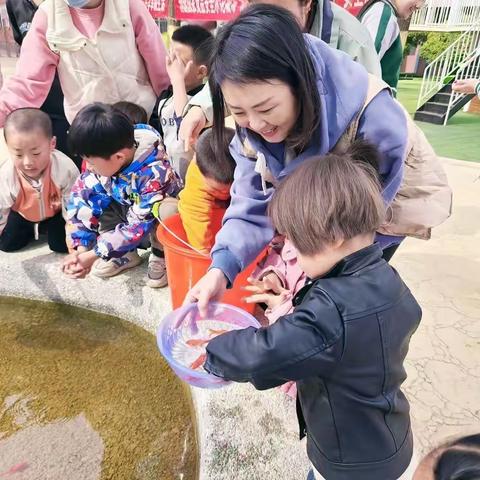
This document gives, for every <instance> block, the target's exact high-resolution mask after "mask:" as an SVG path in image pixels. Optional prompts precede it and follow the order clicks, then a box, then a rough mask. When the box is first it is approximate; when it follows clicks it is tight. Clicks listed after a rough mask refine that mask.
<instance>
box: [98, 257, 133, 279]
mask: <svg viewBox="0 0 480 480" xmlns="http://www.w3.org/2000/svg"><path fill="white" fill-rule="evenodd" d="M141 263H142V258H141V257H140V256H139V255H138V253H137V251H136V250H133V251H131V252H128V253H126V254H125V255H124V256H123V257H120V258H111V259H110V260H102V259H101V258H100V259H98V260H97V261H96V262H95V263H94V264H93V267H92V274H93V275H95V276H96V277H99V278H109V277H114V276H115V275H118V274H119V273H121V272H123V271H124V270H128V269H129V268H133V267H137V266H138V265H140V264H141Z"/></svg>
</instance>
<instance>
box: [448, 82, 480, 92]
mask: <svg viewBox="0 0 480 480" xmlns="http://www.w3.org/2000/svg"><path fill="white" fill-rule="evenodd" d="M479 83H480V80H477V79H474V78H470V79H468V80H455V82H453V86H452V89H453V90H454V91H455V92H458V93H466V94H469V93H476V88H477V86H478V84H479Z"/></svg>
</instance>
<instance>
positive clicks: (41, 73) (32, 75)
mask: <svg viewBox="0 0 480 480" xmlns="http://www.w3.org/2000/svg"><path fill="white" fill-rule="evenodd" d="M46 31H47V17H46V15H45V13H44V12H43V11H41V10H38V11H37V13H36V14H35V16H34V17H33V21H32V26H31V28H30V30H29V32H28V33H27V35H26V37H25V39H24V40H23V44H22V49H21V50H20V57H19V59H18V62H17V68H16V71H15V74H14V75H13V76H12V77H11V78H10V79H9V80H8V81H7V82H5V85H4V86H3V88H2V90H0V128H1V127H3V125H4V123H5V118H6V116H7V115H8V114H9V113H10V112H13V111H14V110H17V109H18V108H22V107H35V108H38V107H40V106H41V105H42V104H43V102H44V101H45V99H46V98H47V95H48V92H49V91H50V87H51V86H52V82H53V79H54V77H55V72H56V70H57V65H58V55H56V54H55V53H53V52H52V51H51V50H50V48H49V46H48V43H47V39H46V36H45V34H46Z"/></svg>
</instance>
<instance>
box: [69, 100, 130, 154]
mask: <svg viewBox="0 0 480 480" xmlns="http://www.w3.org/2000/svg"><path fill="white" fill-rule="evenodd" d="M68 143H69V146H70V150H71V151H72V153H73V154H75V155H79V156H80V157H101V158H110V157H111V156H112V155H113V154H114V153H117V152H119V151H120V150H122V149H123V148H133V146H134V145H135V138H134V128H133V125H132V123H131V122H130V120H129V119H128V118H127V117H126V116H125V115H124V114H123V113H122V112H120V111H118V110H117V109H115V108H114V107H113V106H112V105H106V104H105V103H92V104H90V105H87V106H86V107H84V108H82V109H81V110H80V111H79V112H78V114H77V116H76V117H75V119H74V120H73V122H72V126H71V127H70V130H69V133H68Z"/></svg>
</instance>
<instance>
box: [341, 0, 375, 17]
mask: <svg viewBox="0 0 480 480" xmlns="http://www.w3.org/2000/svg"><path fill="white" fill-rule="evenodd" d="M367 1H368V0H335V3H336V4H337V5H340V6H341V7H343V8H345V10H348V11H349V12H350V13H351V14H352V15H355V16H357V14H358V12H359V11H360V10H361V8H362V7H363V6H364V5H365V4H366V3H367Z"/></svg>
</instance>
